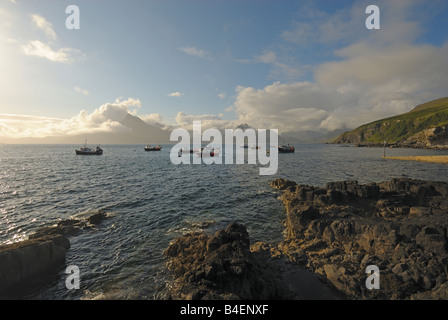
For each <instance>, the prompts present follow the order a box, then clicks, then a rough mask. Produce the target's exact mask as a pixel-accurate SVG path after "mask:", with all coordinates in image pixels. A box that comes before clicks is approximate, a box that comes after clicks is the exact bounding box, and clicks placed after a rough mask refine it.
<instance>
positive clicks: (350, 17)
mask: <svg viewBox="0 0 448 320" xmlns="http://www.w3.org/2000/svg"><path fill="white" fill-rule="evenodd" d="M425 3H426V2H425ZM425 3H421V2H418V1H415V0H407V1H388V2H384V3H383V4H382V5H381V6H380V8H381V9H382V12H383V13H382V16H381V18H382V20H381V21H382V22H381V30H379V32H370V31H367V29H366V28H365V27H364V21H365V18H364V15H363V14H364V10H365V8H366V6H364V2H359V3H356V4H355V5H354V6H352V7H350V8H346V9H342V10H339V11H337V12H336V13H335V14H332V15H330V14H328V13H326V12H321V11H318V10H314V9H312V8H308V10H305V11H303V14H307V15H308V18H309V19H308V20H307V19H303V20H301V22H298V23H297V25H296V26H295V27H293V28H292V30H290V31H288V32H283V34H282V36H283V38H284V39H285V40H287V42H291V43H294V44H302V46H301V47H302V48H303V47H305V46H308V47H311V48H313V52H315V49H316V48H320V49H322V51H325V52H332V53H333V55H332V57H329V58H327V62H320V63H317V64H315V65H314V66H313V67H312V70H313V74H312V77H310V80H308V81H297V80H296V81H292V82H287V83H280V82H274V83H272V84H270V85H267V86H265V87H264V88H261V89H256V88H252V87H237V90H236V91H237V96H236V100H235V102H234V104H233V106H231V107H230V108H228V109H227V110H229V111H230V110H233V111H234V112H235V113H236V115H237V117H238V119H239V121H240V122H243V123H249V124H251V125H253V126H255V127H259V128H266V129H268V128H271V129H279V130H280V132H287V131H303V130H317V131H322V132H324V131H331V130H335V129H341V128H354V127H357V126H359V125H361V124H363V123H367V122H370V121H374V120H377V119H379V118H384V117H388V116H392V115H395V114H399V113H404V112H407V111H409V110H411V109H412V108H413V107H415V106H416V105H418V104H420V103H423V102H426V101H429V100H432V99H437V98H440V97H444V96H447V95H448V92H447V89H446V83H448V64H447V63H446V57H447V56H448V42H447V43H445V44H444V45H440V46H437V45H432V44H424V43H422V41H421V39H420V38H419V35H421V33H422V32H423V30H424V28H423V25H422V20H421V19H422V18H421V16H426V19H428V17H429V16H430V15H429V14H428V12H427V11H428V10H424V9H425V8H422V7H424V6H425ZM426 4H427V3H426ZM429 5H430V4H429ZM429 11H431V10H429ZM360 12H361V19H360V18H359V13H360ZM359 23H361V27H359V28H358V27H357V28H355V25H357V24H359ZM446 40H448V39H446ZM326 46H328V47H329V48H331V49H330V51H329V48H328V47H327V48H325V47H326ZM317 51H319V50H317ZM255 59H256V61H258V62H259V63H267V64H271V65H272V66H273V67H274V68H275V67H277V68H278V67H279V66H278V65H276V64H277V63H278V62H279V56H278V55H277V53H276V52H274V51H273V50H268V51H265V52H263V53H262V54H261V55H258V56H255ZM285 65H286V64H285Z"/></svg>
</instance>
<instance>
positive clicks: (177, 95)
mask: <svg viewBox="0 0 448 320" xmlns="http://www.w3.org/2000/svg"><path fill="white" fill-rule="evenodd" d="M182 96H184V94H183V93H180V92H172V93H170V94H168V97H177V98H180V97H182Z"/></svg>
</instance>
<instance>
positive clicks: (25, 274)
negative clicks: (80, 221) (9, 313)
mask: <svg viewBox="0 0 448 320" xmlns="http://www.w3.org/2000/svg"><path fill="white" fill-rule="evenodd" d="M69 247H70V242H69V240H68V239H67V238H65V237H63V236H61V235H50V236H43V237H39V238H34V239H32V240H26V241H22V242H20V243H16V244H13V245H8V246H2V247H0V270H1V272H0V295H5V294H7V293H8V291H9V290H12V291H14V294H16V291H17V289H18V287H25V286H26V285H27V284H28V283H29V282H31V281H32V280H36V279H37V278H44V277H47V276H49V275H50V274H51V273H53V272H54V271H56V270H57V268H58V267H60V266H61V264H63V263H64V261H65V253H66V250H67V249H69Z"/></svg>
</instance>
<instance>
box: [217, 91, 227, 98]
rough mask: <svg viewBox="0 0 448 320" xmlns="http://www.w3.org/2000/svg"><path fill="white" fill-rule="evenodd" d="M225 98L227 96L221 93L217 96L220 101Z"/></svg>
mask: <svg viewBox="0 0 448 320" xmlns="http://www.w3.org/2000/svg"><path fill="white" fill-rule="evenodd" d="M226 96H227V95H226V93H225V92H222V93H220V94H218V98H220V99H225V98H226Z"/></svg>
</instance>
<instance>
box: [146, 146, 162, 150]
mask: <svg viewBox="0 0 448 320" xmlns="http://www.w3.org/2000/svg"><path fill="white" fill-rule="evenodd" d="M160 150H162V146H161V145H157V146H155V147H152V146H150V145H147V146H146V147H145V151H160Z"/></svg>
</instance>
